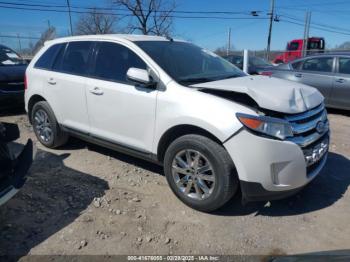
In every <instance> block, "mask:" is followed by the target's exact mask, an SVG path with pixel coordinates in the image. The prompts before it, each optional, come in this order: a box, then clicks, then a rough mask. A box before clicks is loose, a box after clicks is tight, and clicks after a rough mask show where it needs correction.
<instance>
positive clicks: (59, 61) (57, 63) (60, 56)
mask: <svg viewBox="0 0 350 262" xmlns="http://www.w3.org/2000/svg"><path fill="white" fill-rule="evenodd" d="M66 45H67V44H63V45H62V47H61V48H60V50H59V51H58V52H57V55H56V58H55V61H54V62H53V64H52V70H54V71H59V70H61V66H62V61H63V56H64V51H65V50H66Z"/></svg>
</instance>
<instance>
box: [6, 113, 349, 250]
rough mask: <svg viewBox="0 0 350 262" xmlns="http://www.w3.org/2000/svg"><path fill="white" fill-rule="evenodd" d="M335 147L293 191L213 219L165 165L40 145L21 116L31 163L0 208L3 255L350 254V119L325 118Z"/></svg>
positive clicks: (17, 117)
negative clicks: (181, 194)
mask: <svg viewBox="0 0 350 262" xmlns="http://www.w3.org/2000/svg"><path fill="white" fill-rule="evenodd" d="M329 117H330V121H331V130H332V134H331V139H332V140H331V148H330V151H331V152H330V154H329V160H328V162H327V165H326V167H325V169H324V170H323V172H322V174H321V175H320V176H319V177H317V178H316V179H315V180H314V181H313V182H312V183H311V184H310V185H308V186H307V187H306V188H305V189H304V190H302V191H301V192H300V193H299V194H297V195H295V196H292V197H290V198H288V199H285V200H280V201H273V202H271V203H250V204H248V205H247V206H242V205H241V203H240V199H239V197H236V198H235V199H233V200H232V201H231V202H230V203H229V204H227V205H226V206H225V207H224V208H222V209H221V210H219V211H218V212H216V213H214V214H205V213H201V212H197V211H195V210H192V209H190V208H188V207H187V206H185V205H184V204H182V203H181V202H180V201H179V200H178V199H177V198H176V197H175V196H174V194H173V193H172V192H171V191H170V189H169V187H168V185H167V183H166V180H165V177H164V176H163V172H162V169H161V168H160V167H159V166H156V165H153V164H149V163H147V162H145V161H142V160H138V159H136V158H132V157H129V156H125V155H122V154H119V153H116V152H113V151H110V150H107V149H104V148H101V147H98V146H95V145H92V144H88V143H85V142H83V141H80V140H77V139H71V141H70V142H69V144H68V145H66V146H65V147H64V148H62V149H60V150H49V149H47V148H44V147H43V146H41V145H40V144H39V143H38V142H37V140H36V139H35V137H34V134H33V132H32V128H31V126H30V125H29V123H28V121H27V118H26V116H25V115H24V114H22V113H19V114H13V115H11V116H3V117H0V121H5V122H12V123H18V124H19V126H20V129H21V139H19V140H18V141H17V142H16V143H14V144H13V145H12V146H13V148H14V150H19V149H20V147H21V146H22V144H24V143H25V141H26V139H28V138H32V139H33V140H34V141H35V142H34V144H35V147H36V157H35V161H34V163H33V166H32V168H31V171H30V176H29V178H28V180H27V183H26V185H25V186H24V187H23V188H22V190H21V191H20V192H19V193H18V194H17V195H16V196H15V198H13V199H12V200H10V201H9V202H8V203H7V204H5V205H4V206H2V207H0V243H1V245H0V255H24V254H49V255H53V254H94V255H97V254H101V255H112V254H259V255H262V254H296V253H305V252H314V251H325V250H339V249H349V248H350V227H349V221H350V204H349V203H350V193H349V189H348V187H349V183H350V160H349V159H350V135H349V133H350V131H349V130H350V114H345V113H344V112H340V111H334V112H333V111H332V112H331V113H330V116H329Z"/></svg>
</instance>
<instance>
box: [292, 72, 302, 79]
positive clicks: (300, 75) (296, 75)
mask: <svg viewBox="0 0 350 262" xmlns="http://www.w3.org/2000/svg"><path fill="white" fill-rule="evenodd" d="M294 76H295V77H299V78H300V77H302V76H303V75H302V74H300V73H297V74H294Z"/></svg>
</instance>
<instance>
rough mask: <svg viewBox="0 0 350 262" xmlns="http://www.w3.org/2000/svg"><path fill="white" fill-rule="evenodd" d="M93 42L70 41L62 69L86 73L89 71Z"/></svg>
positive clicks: (72, 72)
mask: <svg viewBox="0 0 350 262" xmlns="http://www.w3.org/2000/svg"><path fill="white" fill-rule="evenodd" d="M92 44H93V42H70V43H68V47H67V49H66V52H65V54H64V58H63V61H62V66H61V71H63V72H67V73H71V74H75V75H85V74H87V71H88V62H89V54H90V49H91V46H92Z"/></svg>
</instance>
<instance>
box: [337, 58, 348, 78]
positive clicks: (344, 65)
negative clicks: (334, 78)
mask: <svg viewBox="0 0 350 262" xmlns="http://www.w3.org/2000/svg"><path fill="white" fill-rule="evenodd" d="M339 73H340V74H350V58H349V57H340V58H339Z"/></svg>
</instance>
